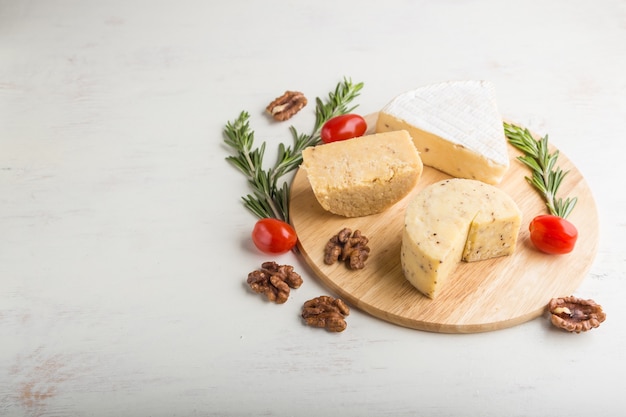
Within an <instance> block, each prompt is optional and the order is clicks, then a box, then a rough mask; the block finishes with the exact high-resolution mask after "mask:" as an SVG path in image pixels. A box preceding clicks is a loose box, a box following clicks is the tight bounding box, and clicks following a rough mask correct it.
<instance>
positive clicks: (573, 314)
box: [548, 296, 606, 333]
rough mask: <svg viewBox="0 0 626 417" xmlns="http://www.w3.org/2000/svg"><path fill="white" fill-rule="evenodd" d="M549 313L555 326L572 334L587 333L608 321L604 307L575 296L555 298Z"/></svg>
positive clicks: (550, 304)
mask: <svg viewBox="0 0 626 417" xmlns="http://www.w3.org/2000/svg"><path fill="white" fill-rule="evenodd" d="M548 311H549V312H550V320H551V321H552V324H553V325H555V326H556V327H559V328H561V329H564V330H567V331H568V332H572V333H574V332H575V333H580V332H586V331H587V330H591V329H593V328H595V327H598V326H600V323H602V322H603V321H604V320H606V314H605V313H604V311H602V306H600V305H599V304H597V303H596V302H595V301H593V300H583V299H581V298H577V297H574V296H569V297H562V298H553V299H552V300H550V303H549V304H548Z"/></svg>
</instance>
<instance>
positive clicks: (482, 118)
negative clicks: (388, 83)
mask: <svg viewBox="0 0 626 417" xmlns="http://www.w3.org/2000/svg"><path fill="white" fill-rule="evenodd" d="M399 129H404V130H407V131H408V132H409V134H410V135H411V136H412V137H413V140H414V141H415V146H416V147H417V149H418V151H419V152H420V157H421V158H422V161H423V162H424V165H427V166H430V167H433V168H436V169H438V170H440V171H443V172H445V173H447V174H449V175H451V176H453V177H458V178H471V179H477V180H480V181H483V182H486V183H489V184H498V183H500V181H501V180H502V177H503V176H504V174H505V173H506V171H507V170H508V168H509V155H508V151H507V142H506V137H505V135H504V127H503V123H502V118H501V116H500V114H499V112H498V108H497V104H496V99H495V91H494V88H493V85H492V84H491V83H489V82H487V81H474V80H469V81H453V82H446V83H439V84H433V85H428V86H425V87H421V88H418V89H415V90H412V91H408V92H406V93H403V94H401V95H399V96H397V97H396V98H394V99H393V100H392V101H391V102H390V103H389V104H387V105H386V106H385V107H384V108H383V109H382V110H381V111H380V112H379V114H378V121H377V124H376V131H377V132H388V131H393V130H399Z"/></svg>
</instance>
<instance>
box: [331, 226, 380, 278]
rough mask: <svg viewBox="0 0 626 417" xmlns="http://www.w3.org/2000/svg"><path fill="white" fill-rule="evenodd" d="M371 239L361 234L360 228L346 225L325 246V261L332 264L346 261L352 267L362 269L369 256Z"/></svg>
mask: <svg viewBox="0 0 626 417" xmlns="http://www.w3.org/2000/svg"><path fill="white" fill-rule="evenodd" d="M368 243H369V239H368V238H367V237H365V236H363V235H362V234H361V231H360V230H355V231H354V233H352V230H350V229H349V228H347V227H345V228H343V229H341V231H339V233H337V234H336V235H335V236H333V237H331V238H330V240H329V241H328V243H326V247H325V248H324V263H325V264H326V265H332V264H334V263H335V262H337V261H338V260H339V261H345V262H346V264H347V265H348V267H349V268H350V269H362V268H364V267H365V261H366V260H367V258H369V254H370V248H369V246H367V244H368Z"/></svg>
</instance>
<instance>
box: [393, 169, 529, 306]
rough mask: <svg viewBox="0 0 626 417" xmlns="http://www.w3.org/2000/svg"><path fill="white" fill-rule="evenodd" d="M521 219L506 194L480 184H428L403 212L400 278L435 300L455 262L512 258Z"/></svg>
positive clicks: (456, 180) (466, 181)
mask: <svg viewBox="0 0 626 417" xmlns="http://www.w3.org/2000/svg"><path fill="white" fill-rule="evenodd" d="M521 216H522V213H521V212H520V209H519V208H518V206H517V204H516V203H515V201H513V199H512V198H511V197H510V196H509V195H508V194H506V193H505V192H504V191H502V190H500V189H499V188H497V187H494V186H492V185H489V184H486V183H484V182H481V181H477V180H470V179H460V178H453V179H447V180H443V181H439V182H436V183H434V184H431V185H429V186H427V187H426V188H424V189H423V190H421V191H420V192H419V193H418V194H417V195H416V196H415V197H413V199H412V200H411V201H410V202H409V204H408V206H407V209H406V211H405V224H404V231H403V235H402V250H401V262H402V270H403V272H404V276H405V277H406V279H407V280H408V281H409V282H410V283H411V284H412V285H413V286H414V287H415V288H417V289H418V290H419V291H421V292H422V293H423V294H424V295H426V296H427V297H430V298H435V296H436V295H437V292H438V291H439V289H440V288H441V287H442V286H443V285H445V282H446V280H447V278H448V276H449V275H450V274H451V273H452V272H453V271H454V269H455V268H456V267H457V265H458V263H459V262H461V261H467V262H472V261H480V260H485V259H490V258H495V257H499V256H505V255H510V254H512V253H513V252H514V251H515V246H516V243H517V236H518V233H519V228H520V223H521ZM459 279H463V278H462V277H459Z"/></svg>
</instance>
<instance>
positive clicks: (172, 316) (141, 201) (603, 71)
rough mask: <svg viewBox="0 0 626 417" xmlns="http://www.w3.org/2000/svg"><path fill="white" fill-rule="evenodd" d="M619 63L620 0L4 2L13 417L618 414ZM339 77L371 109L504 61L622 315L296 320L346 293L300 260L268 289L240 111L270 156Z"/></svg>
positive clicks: (2, 229) (621, 324)
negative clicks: (230, 158)
mask: <svg viewBox="0 0 626 417" xmlns="http://www.w3.org/2000/svg"><path fill="white" fill-rule="evenodd" d="M625 74H626V2H624V1H623V0H602V1H599V2H585V1H566V0H555V1H550V2H545V1H539V0H528V1H523V2H522V1H516V2H499V1H495V0H474V1H452V0H447V1H440V2H427V1H415V2H409V1H401V0H388V1H386V2H380V3H379V2H372V1H344V2H337V1H328V0H319V1H316V2H295V1H285V0H266V1H264V2H255V1H242V0H237V1H231V2H220V3H217V2H205V1H193V0H178V1H163V0H159V1H147V0H144V1H128V0H124V1H121V0H112V1H106V2H102V1H77V0H65V1H61V0H50V1H41V0H39V1H32V2H21V1H10V0H0V415H2V416H7V417H14V416H37V417H40V416H41V417H43V416H65V417H75V416H76V417H79V416H80V417H82V416H222V417H223V416H253V415H254V416H256V415H268V416H319V415H329V414H332V415H340V416H370V415H371V416H374V415H375V416H382V415H385V416H395V417H398V416H416V415H424V416H431V417H433V416H547V415H568V416H588V415H591V413H594V414H593V415H602V416H616V415H620V412H621V413H622V415H623V412H624V410H626V396H624V395H623V392H622V391H623V390H622V388H621V382H620V381H621V377H622V376H623V375H624V374H625V373H626V358H625V354H624V343H625V342H626V327H625V320H626V318H625V315H624V311H625V308H624V305H625V298H624V294H625V293H626V279H625V278H626V277H625V276H624V275H625V271H626V268H625V266H624V265H625V261H626V258H625V255H624V254H625V253H626V245H625V244H624V241H625V240H624V235H626V222H625V221H624V212H625V211H626V198H625V197H624V193H623V184H622V183H623V181H624V180H623V178H622V177H623V176H622V174H621V172H622V169H623V163H624V162H623V150H622V149H623V146H624V140H625V139H624V138H625V137H626V123H625V122H624V121H625V120H626V76H625ZM344 76H346V77H350V78H352V80H353V81H355V82H359V81H363V82H364V83H365V87H364V89H363V91H362V94H361V96H360V97H359V98H358V99H357V104H359V112H361V113H363V114H367V113H371V112H374V111H377V110H378V109H379V108H380V107H381V106H383V105H384V104H385V103H386V102H387V101H388V100H389V99H391V98H392V97H393V96H395V95H396V94H398V93H401V92H403V91H405V90H407V89H411V88H414V87H417V86H420V85H425V84H429V83H432V82H439V81H445V80H452V79H487V80H490V81H492V82H493V83H494V84H495V86H496V89H497V94H498V101H499V106H500V109H501V111H502V114H503V116H505V117H506V118H508V119H511V120H514V121H516V122H518V123H520V124H523V125H525V126H526V127H528V128H530V129H532V130H534V131H536V132H538V133H541V134H545V133H548V134H549V136H550V140H551V142H552V143H554V144H555V145H556V146H558V147H559V148H560V149H561V151H562V152H563V153H564V154H566V155H567V156H568V158H570V159H571V160H572V161H574V163H575V164H576V166H577V167H578V168H579V170H580V171H581V172H582V173H583V175H584V176H585V178H586V179H587V181H588V183H589V185H590V187H591V189H592V190H593V192H594V197H595V199H596V202H597V205H598V211H599V214H600V227H601V230H600V243H599V251H598V255H597V258H596V261H595V262H594V264H593V266H592V267H591V270H590V272H589V274H588V277H587V278H586V279H585V280H584V282H583V284H582V285H581V286H580V288H579V289H578V291H577V293H576V294H575V295H578V296H580V297H584V298H592V299H594V300H596V301H597V302H599V303H600V304H602V306H603V307H604V309H605V311H606V312H607V315H608V319H607V321H606V322H605V323H603V324H602V326H601V327H600V328H598V329H594V330H593V331H591V332H588V333H585V334H580V335H576V334H569V333H565V332H562V331H559V330H557V329H555V328H553V327H552V326H551V325H550V324H549V322H548V320H547V318H545V317H543V318H539V319H536V320H532V321H530V322H527V323H525V324H522V325H519V326H516V327H513V328H510V329H505V330H498V331H495V332H488V333H480V334H470V335H447V334H435V333H428V332H420V331H416V330H411V329H406V328H402V327H399V326H396V325H392V324H389V323H386V322H384V321H381V320H379V319H375V318H373V317H371V316H369V315H367V314H365V313H363V312H360V311H359V310H356V309H354V310H353V312H352V314H351V315H350V316H349V318H348V328H347V330H346V331H344V332H343V333H339V334H331V333H327V332H325V331H323V330H320V329H313V328H309V327H305V326H303V325H302V323H301V321H300V318H299V314H300V308H301V306H302V303H303V302H304V301H305V300H308V299H310V298H313V297H316V296H318V295H321V294H328V293H329V291H328V289H327V288H325V287H323V286H322V285H321V283H320V282H319V281H318V280H316V278H315V276H313V275H312V274H311V273H310V271H309V270H308V269H307V267H306V265H305V264H304V262H303V261H302V260H301V259H300V258H299V257H298V256H297V255H295V254H293V253H288V254H285V255H281V256H277V257H275V258H274V259H275V260H277V261H278V262H280V263H287V264H291V265H294V266H295V267H296V268H297V269H298V270H300V271H301V273H302V275H303V278H304V280H305V284H304V285H303V286H302V287H301V288H300V289H298V290H294V291H292V295H291V298H290V299H289V301H288V302H287V303H285V304H283V305H280V306H277V305H274V304H270V303H267V302H264V300H263V299H262V298H261V297H259V296H257V295H256V294H253V293H251V292H250V291H249V290H248V289H247V286H246V284H245V279H246V276H247V274H248V272H250V271H251V270H253V269H255V268H257V267H258V266H260V263H261V262H263V261H265V260H267V255H264V254H261V253H259V252H258V251H257V250H256V249H255V248H254V247H253V246H252V244H251V242H250V240H249V235H250V232H251V230H252V226H253V225H254V222H255V218H254V217H253V216H252V215H251V214H250V213H248V212H247V211H246V210H245V209H244V207H243V206H242V203H241V200H240V198H241V196H242V195H244V194H246V193H248V192H249V191H248V188H247V186H246V183H245V180H244V178H243V176H242V175H241V174H240V173H239V172H238V171H236V170H235V169H234V168H232V167H231V166H229V165H228V164H227V163H226V161H225V159H224V158H225V157H226V156H227V155H228V151H227V149H226V148H225V147H224V146H223V144H222V140H223V137H222V129H223V127H224V125H225V124H226V122H227V121H230V120H233V119H234V118H235V117H236V116H237V115H238V114H239V112H240V111H241V110H247V111H249V112H250V113H251V124H252V126H253V128H254V129H255V132H256V137H257V142H258V143H259V144H260V142H262V141H266V142H267V143H268V149H267V151H266V153H267V158H268V159H271V158H272V157H273V155H275V150H276V146H277V144H278V143H279V142H285V141H288V140H289V136H288V131H287V125H286V124H275V123H271V121H270V120H269V119H268V118H267V117H266V115H264V114H263V110H264V108H265V106H266V105H267V104H268V103H269V101H271V100H272V99H273V98H275V97H276V96H277V95H280V94H282V92H284V91H285V90H287V89H297V90H300V91H302V92H304V93H305V95H307V97H309V98H310V99H314V98H315V97H325V96H326V95H327V93H328V92H329V91H330V90H331V89H332V88H334V86H335V85H336V83H337V82H339V81H340V80H341V79H342V78H343V77H344ZM312 121H313V105H309V106H308V107H307V108H305V110H303V111H302V112H301V113H300V114H299V115H298V116H297V118H294V119H293V120H292V122H288V123H292V124H294V125H295V126H297V127H298V128H300V129H302V130H303V131H306V130H307V129H309V128H310V126H312ZM581 238H583V239H584V236H582V237H581Z"/></svg>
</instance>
